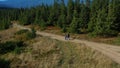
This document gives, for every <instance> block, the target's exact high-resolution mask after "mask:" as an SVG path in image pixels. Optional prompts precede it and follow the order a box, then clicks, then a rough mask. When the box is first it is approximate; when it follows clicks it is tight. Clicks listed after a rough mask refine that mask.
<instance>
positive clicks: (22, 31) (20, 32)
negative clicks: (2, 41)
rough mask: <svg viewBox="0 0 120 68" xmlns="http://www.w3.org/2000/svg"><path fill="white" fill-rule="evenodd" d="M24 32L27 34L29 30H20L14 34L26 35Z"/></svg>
mask: <svg viewBox="0 0 120 68" xmlns="http://www.w3.org/2000/svg"><path fill="white" fill-rule="evenodd" d="M26 32H29V30H27V29H22V30H19V31H18V32H16V33H15V34H17V35H20V34H23V33H26Z"/></svg>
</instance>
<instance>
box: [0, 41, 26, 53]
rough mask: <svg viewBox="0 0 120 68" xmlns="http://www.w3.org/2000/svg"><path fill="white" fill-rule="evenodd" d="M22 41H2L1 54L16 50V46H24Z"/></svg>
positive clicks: (0, 44) (0, 45)
mask: <svg viewBox="0 0 120 68" xmlns="http://www.w3.org/2000/svg"><path fill="white" fill-rule="evenodd" d="M23 46H24V44H23V42H22V41H7V42H5V43H0V54H5V53H8V52H11V51H14V50H15V49H16V47H23Z"/></svg>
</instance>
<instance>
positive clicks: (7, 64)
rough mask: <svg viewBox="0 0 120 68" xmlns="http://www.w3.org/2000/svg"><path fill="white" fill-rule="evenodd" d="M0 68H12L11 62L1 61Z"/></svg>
mask: <svg viewBox="0 0 120 68" xmlns="http://www.w3.org/2000/svg"><path fill="white" fill-rule="evenodd" d="M0 67H1V68H10V61H7V60H5V59H0Z"/></svg>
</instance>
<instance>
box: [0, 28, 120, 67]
mask: <svg viewBox="0 0 120 68" xmlns="http://www.w3.org/2000/svg"><path fill="white" fill-rule="evenodd" d="M18 32H19V31H18ZM24 32H25V31H24V30H23V32H20V35H16V36H22V37H14V38H18V40H20V39H21V38H23V39H24V38H25V36H26V33H24ZM2 33H3V32H2ZM10 33H13V34H14V33H15V32H10ZM56 33H57V32H56ZM13 34H11V35H13ZM18 34H19V33H18ZM24 34H25V35H24ZM2 37H3V38H4V36H2ZM24 43H26V44H27V46H26V47H25V48H24V51H22V52H21V53H20V49H19V48H16V49H14V50H15V53H18V54H14V53H11V52H9V53H7V54H3V55H0V58H3V59H7V61H6V60H2V61H3V63H5V64H7V63H8V62H9V61H10V62H9V63H8V65H9V67H10V68H120V65H119V64H117V63H115V62H113V61H112V60H111V59H109V58H108V57H106V56H104V55H103V54H101V53H99V52H97V51H94V50H92V49H91V48H89V47H86V46H84V45H82V44H75V43H71V42H62V41H58V40H53V39H50V38H47V37H38V36H37V37H36V38H34V39H31V40H24ZM11 46H12V45H11ZM2 61H1V60H0V64H2ZM4 61H5V62H4ZM2 65H3V64H2ZM4 66H5V65H4Z"/></svg>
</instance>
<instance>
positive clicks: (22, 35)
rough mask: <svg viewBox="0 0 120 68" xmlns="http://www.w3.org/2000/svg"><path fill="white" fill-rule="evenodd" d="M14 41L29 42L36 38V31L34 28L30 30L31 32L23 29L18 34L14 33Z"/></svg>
mask: <svg viewBox="0 0 120 68" xmlns="http://www.w3.org/2000/svg"><path fill="white" fill-rule="evenodd" d="M15 37H16V39H17V40H21V41H26V40H30V39H33V38H35V37H36V31H35V29H34V28H32V29H31V31H29V30H26V29H23V30H20V31H18V32H16V36H15Z"/></svg>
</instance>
